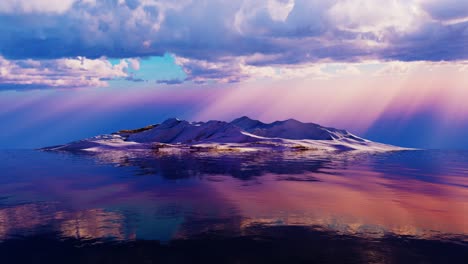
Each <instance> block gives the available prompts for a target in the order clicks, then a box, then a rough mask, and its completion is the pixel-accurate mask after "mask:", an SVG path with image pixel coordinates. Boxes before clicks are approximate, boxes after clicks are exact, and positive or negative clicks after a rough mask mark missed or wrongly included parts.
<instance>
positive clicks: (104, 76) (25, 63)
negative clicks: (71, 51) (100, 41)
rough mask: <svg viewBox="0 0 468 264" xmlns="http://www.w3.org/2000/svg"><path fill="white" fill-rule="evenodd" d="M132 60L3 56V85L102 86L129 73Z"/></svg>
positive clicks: (3, 87)
mask: <svg viewBox="0 0 468 264" xmlns="http://www.w3.org/2000/svg"><path fill="white" fill-rule="evenodd" d="M128 68H129V63H128V62H127V61H126V60H121V61H120V63H119V64H116V65H112V64H111V63H110V62H109V61H108V60H106V59H86V58H83V57H77V58H73V59H69V58H67V59H55V60H41V61H39V60H31V59H28V60H13V61H12V60H7V59H5V58H3V57H0V83H1V86H0V89H1V90H6V89H13V90H21V89H40V88H51V87H54V88H70V87H102V86H107V81H108V80H111V79H115V78H126V77H128V76H129V74H128V73H127V69H128Z"/></svg>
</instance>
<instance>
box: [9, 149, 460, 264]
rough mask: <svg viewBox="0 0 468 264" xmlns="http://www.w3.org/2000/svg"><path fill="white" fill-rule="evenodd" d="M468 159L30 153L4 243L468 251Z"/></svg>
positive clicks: (13, 179)
mask: <svg viewBox="0 0 468 264" xmlns="http://www.w3.org/2000/svg"><path fill="white" fill-rule="evenodd" d="M18 155H20V154H18ZM42 155H46V156H47V157H46V158H44V157H42ZM52 157H53V158H54V160H53V161H51V160H52V159H51V158H52ZM465 157H466V156H465V155H459V154H458V153H439V152H432V153H431V152H407V153H405V152H399V153H387V154H379V155H369V154H360V155H351V154H349V153H348V154H342V155H336V154H333V153H329V154H327V155H317V154H314V153H309V152H284V153H271V154H264V155H258V153H255V154H249V153H247V154H238V155H232V154H229V155H227V154H225V153H224V154H223V153H217V154H216V155H213V154H207V153H199V154H198V155H186V154H180V153H179V154H177V153H172V154H154V153H149V152H135V153H132V152H107V153H106V154H102V155H96V156H91V158H90V157H89V156H80V155H70V154H65V155H60V154H57V153H41V152H39V153H28V156H27V157H26V158H28V159H29V161H30V163H31V167H32V168H34V173H31V174H26V173H24V172H25V171H21V170H19V171H18V170H14V169H9V168H7V167H5V168H4V170H3V171H4V172H5V173H6V175H5V176H4V177H3V178H2V179H1V180H0V181H1V182H0V183H1V184H0V193H2V197H3V198H2V199H0V236H1V240H3V241H6V242H4V243H7V244H8V243H9V242H8V241H11V239H12V237H16V236H22V237H29V236H31V237H34V236H38V235H39V236H40V235H41V234H50V233H53V234H57V236H58V237H60V238H61V239H65V240H67V241H68V240H69V239H75V240H76V239H77V240H79V241H86V240H96V239H98V240H102V239H106V241H107V239H112V240H117V241H122V242H124V241H127V242H125V243H136V241H140V240H142V239H143V240H151V241H154V240H159V241H166V242H167V241H185V242H184V243H189V244H190V243H191V242H189V241H198V242H197V243H205V242H206V243H211V242H208V240H209V239H211V238H213V239H215V240H216V239H222V240H223V241H224V242H222V243H228V242H227V241H229V243H233V245H235V246H241V245H239V244H238V242H239V241H237V240H235V239H236V238H238V239H241V238H242V239H246V241H247V242H246V243H254V244H255V245H257V244H256V243H257V242H258V241H257V240H258V239H260V241H263V240H262V239H264V240H265V241H267V242H266V243H267V244H268V243H273V244H275V243H280V242H274V241H275V240H274V237H275V236H279V237H281V239H283V240H284V241H288V240H291V239H292V240H294V238H292V237H289V235H288V234H291V235H292V234H295V235H297V234H296V233H294V232H296V231H297V230H303V234H302V236H299V237H301V239H304V240H305V241H309V240H310V239H312V240H314V239H315V240H314V241H315V242H314V243H318V244H320V245H321V244H323V245H322V246H321V247H323V246H324V245H326V244H327V243H331V244H333V245H334V246H339V245H341V244H340V243H345V244H346V243H349V245H348V246H350V247H351V248H352V249H353V250H357V251H358V249H359V248H360V246H361V245H363V244H362V243H371V241H373V242H372V243H380V245H381V248H379V247H377V248H378V249H376V248H374V246H371V244H365V246H364V248H367V249H366V250H371V251H372V250H374V251H375V252H374V253H375V254H377V255H379V254H380V255H382V254H383V255H384V256H388V254H390V252H384V251H385V250H386V249H385V247H386V246H388V247H397V248H398V250H403V248H404V246H403V244H401V245H400V244H399V243H403V242H402V241H407V242H408V241H409V242H408V243H413V242H414V243H416V244H415V245H418V244H417V243H420V242H417V241H432V243H443V245H446V243H452V242H454V243H455V242H456V244H457V246H456V247H462V248H466V247H468V245H467V243H468V226H467V224H466V223H467V218H466V217H467V215H468V188H467V186H468V177H467V174H466V165H467V164H468V161H467V160H466V158H465ZM0 158H2V157H1V155H0ZM44 160H47V161H48V163H44V162H43V161H44ZM96 161H98V164H96ZM108 164H111V165H113V166H108ZM301 228H304V229H301ZM294 230H296V231H294ZM304 230H305V231H304ZM276 232H280V233H276ZM289 232H291V233H289ZM301 232H302V231H301ZM299 233H300V232H299ZM308 236H310V237H308ZM200 239H201V240H202V241H205V242H202V241H200ZM207 239H208V240H207ZM250 239H253V240H252V241H250ZM341 239H345V240H350V239H351V240H352V241H348V242H343V241H341ZM130 241H135V242H130ZM253 241H257V242H253ZM319 241H320V242H319ZM327 241H328V242H327ZM340 241H341V242H340ZM411 241H413V242H411ZM450 241H452V242H450ZM296 242H297V243H299V241H296ZM309 242H310V241H309ZM181 243H182V242H181ZM193 243H195V242H193ZM222 243H221V244H222ZM310 243H312V242H310ZM392 243H396V245H395V244H392ZM421 243H422V242H421ZM424 243H425V242H424ZM427 243H429V242H427ZM283 244H284V243H283ZM171 245H172V246H174V245H173V244H171ZM177 245H178V246H182V244H177ZM262 245H263V244H262ZM275 245H279V244H275ZM320 245H316V246H317V248H320ZM412 245H413V244H412ZM441 245H442V244H441ZM453 245H454V247H455V244H453ZM153 246H154V245H152V246H151V247H153ZM198 246H199V244H197V245H196V246H195V245H194V247H195V248H197V247H198ZM270 246H272V247H274V246H273V245H270ZM283 246H284V245H283ZM158 247H159V246H158ZM175 247H176V248H177V246H175ZM369 247H370V248H369ZM400 247H401V248H400ZM428 248H430V247H427V248H426V249H425V250H427V249H428ZM0 250H1V246H0ZM178 250H179V249H178ZM304 250H305V249H304ZM389 250H390V249H389ZM392 250H393V249H392ZM221 251H222V249H220V252H221ZM351 251H352V250H351ZM457 251H458V250H457ZM306 252H307V251H304V252H302V253H304V254H306ZM435 252H437V251H434V252H433V253H435ZM289 253H290V252H289ZM354 253H356V252H354ZM354 253H353V254H354ZM361 253H363V252H360V253H359V254H361ZM368 253H369V252H367V253H366V254H368ZM407 253H410V252H407ZM226 254H227V253H226ZM343 254H345V253H343ZM350 254H351V253H350ZM369 254H370V253H369ZM228 255H229V254H228ZM377 255H376V256H377ZM380 255H379V256H380ZM455 255H457V254H455ZM455 255H454V256H455ZM366 256H367V255H366ZM458 256H459V255H458ZM463 256H466V255H463ZM374 257H375V256H374ZM361 259H362V258H361ZM375 259H376V262H378V261H377V260H378V259H379V258H378V257H376V258H375ZM355 262H358V261H355Z"/></svg>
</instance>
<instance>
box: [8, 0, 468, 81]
mask: <svg viewBox="0 0 468 264" xmlns="http://www.w3.org/2000/svg"><path fill="white" fill-rule="evenodd" d="M51 1H52V2H51ZM57 3H58V2H57ZM466 17H467V15H466V4H465V5H464V4H463V1H455V0H445V1H433V0H394V1H375V0H259V1H247V0H246V1H221V0H206V1H190V0H174V1H155V0H113V1H109V0H74V1H73V0H67V1H60V3H58V4H56V5H54V4H53V0H42V1H39V0H38V1H25V0H24V1H11V0H7V1H2V3H1V4H0V54H1V55H2V56H3V57H5V58H7V59H9V60H12V59H15V60H25V59H35V60H51V59H54V60H55V59H63V58H70V57H72V58H73V57H76V56H82V57H86V58H90V59H99V58H101V57H109V58H131V57H147V56H162V55H163V54H165V53H171V54H174V55H175V56H177V57H178V58H182V59H181V60H180V61H179V62H180V65H182V67H183V68H184V70H185V71H186V72H187V75H188V78H187V81H193V82H200V81H202V82H203V81H206V80H214V81H219V82H236V81H241V80H244V79H248V78H249V73H246V69H249V70H248V71H250V72H253V71H252V69H254V71H255V70H258V69H256V68H255V67H257V68H258V67H261V68H262V70H263V71H264V72H266V71H268V69H269V68H268V67H272V68H275V67H281V68H294V67H301V65H303V66H304V67H309V65H310V64H313V63H321V62H323V61H334V62H350V63H354V62H360V61H366V60H380V61H388V60H395V61H419V60H423V61H440V60H446V61H459V60H466V59H467V58H468V51H467V48H466V47H467V46H468V30H467V28H468V24H467V23H468V22H467V21H464V20H463V18H466ZM454 19H455V20H454ZM457 19H458V20H457ZM459 19H462V20H460V21H459ZM39 21H40V23H39ZM447 21H449V22H447ZM128 63H129V64H131V67H132V68H134V69H135V70H137V69H138V68H139V66H138V65H139V64H138V62H137V61H136V60H134V61H133V60H132V61H128Z"/></svg>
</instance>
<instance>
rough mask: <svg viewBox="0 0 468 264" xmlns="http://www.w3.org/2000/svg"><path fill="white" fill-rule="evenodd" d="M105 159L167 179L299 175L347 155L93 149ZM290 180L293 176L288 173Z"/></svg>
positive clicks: (342, 160) (339, 163)
mask: <svg viewBox="0 0 468 264" xmlns="http://www.w3.org/2000/svg"><path fill="white" fill-rule="evenodd" d="M93 156H94V157H95V158H97V159H98V160H100V161H102V162H105V163H112V164H116V165H119V166H133V167H137V168H139V174H143V175H160V176H162V177H164V178H168V179H182V178H190V177H201V176H208V175H229V176H233V177H235V178H240V179H250V178H252V177H256V176H262V175H264V174H267V173H274V174H279V175H289V176H292V175H296V176H300V175H302V174H304V173H305V172H318V171H320V170H322V169H326V168H330V167H332V166H334V167H336V166H343V165H345V164H346V163H347V160H353V159H356V158H358V157H359V155H357V156H350V155H339V154H335V155H331V154H321V155H318V154H316V153H314V152H281V153H276V152H271V153H262V155H258V154H257V153H217V154H213V153H203V152H202V153H195V154H188V153H155V152H138V153H135V152H132V153H129V152H124V151H110V152H98V153H93ZM289 179H291V180H293V179H294V177H289Z"/></svg>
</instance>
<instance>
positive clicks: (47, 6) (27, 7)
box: [0, 0, 86, 14]
mask: <svg viewBox="0 0 468 264" xmlns="http://www.w3.org/2000/svg"><path fill="white" fill-rule="evenodd" d="M75 2H76V0H41V1H31V0H2V1H0V13H13V14H15V13H63V12H65V11H67V10H69V9H70V8H71V7H72V5H73V4H74V3H75ZM83 2H86V1H83Z"/></svg>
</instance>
